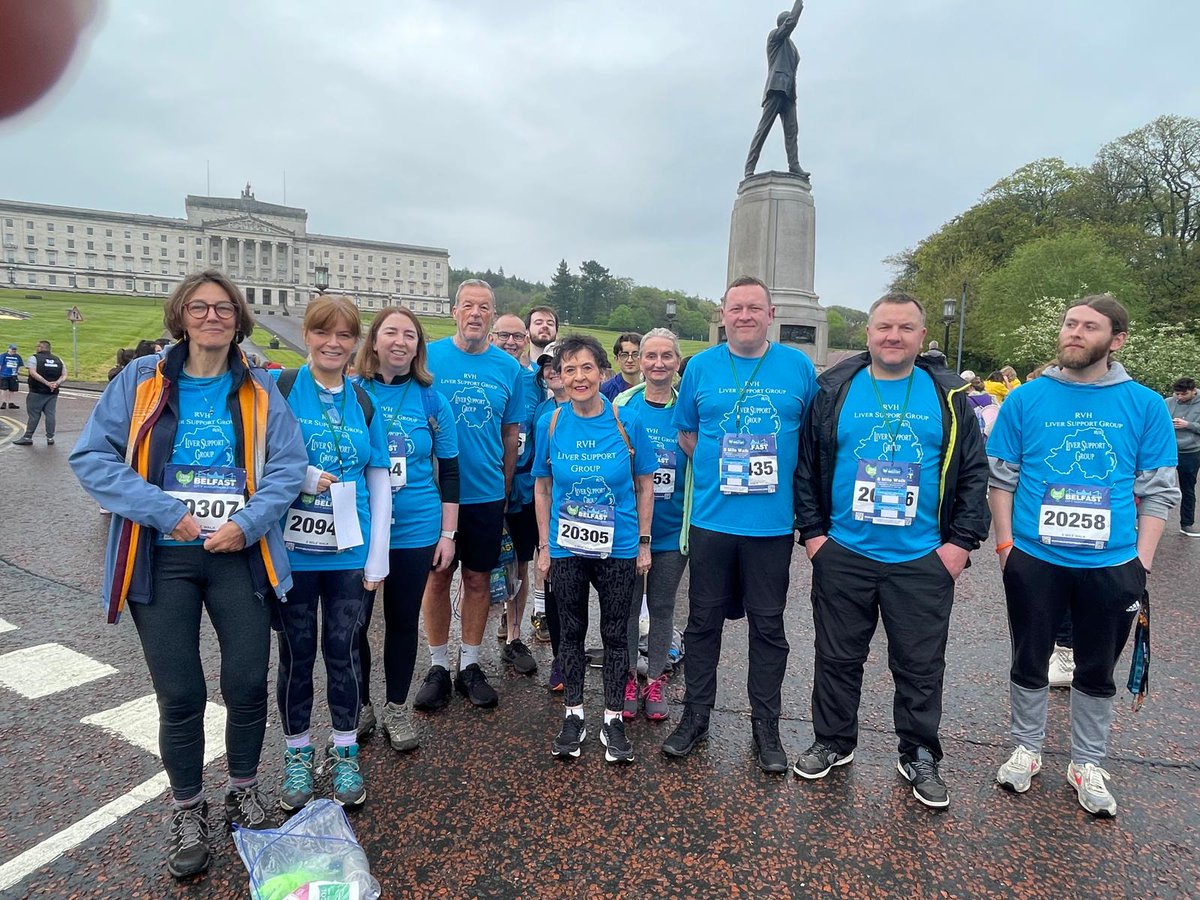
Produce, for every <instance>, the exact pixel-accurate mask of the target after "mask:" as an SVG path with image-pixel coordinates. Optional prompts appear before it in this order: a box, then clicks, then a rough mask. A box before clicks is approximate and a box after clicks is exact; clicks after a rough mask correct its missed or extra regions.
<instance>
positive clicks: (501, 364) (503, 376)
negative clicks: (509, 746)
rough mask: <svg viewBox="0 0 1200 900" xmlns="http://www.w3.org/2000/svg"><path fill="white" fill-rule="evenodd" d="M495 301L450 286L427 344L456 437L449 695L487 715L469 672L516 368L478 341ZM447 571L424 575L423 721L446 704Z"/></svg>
mask: <svg viewBox="0 0 1200 900" xmlns="http://www.w3.org/2000/svg"><path fill="white" fill-rule="evenodd" d="M495 310H496V296H495V294H494V293H493V291H492V288H491V285H489V284H488V283H487V282H486V281H481V280H479V279H477V278H472V279H468V280H467V281H464V282H463V283H462V284H460V285H459V286H458V290H457V291H456V292H455V296H454V306H453V308H452V309H451V314H452V315H453V316H454V321H455V325H456V328H455V333H454V335H453V336H451V337H448V338H443V339H442V340H440V341H434V342H433V343H432V344H430V345H429V369H430V371H431V372H432V374H433V378H434V386H435V387H436V388H437V390H438V391H440V392H441V393H443V394H444V395H445V396H446V399H448V400H449V401H450V407H451V409H453V410H454V415H455V423H456V428H457V429H458V449H459V507H458V535H457V538H458V540H457V543H456V546H457V554H456V563H462V602H461V604H460V606H459V611H460V613H461V616H462V646H461V649H460V651H459V664H458V676H457V677H456V678H455V680H454V683H453V689H454V690H457V691H458V692H459V693H460V694H462V695H463V696H464V697H466V698H467V699H468V700H469V701H470V702H471V704H472V705H473V706H475V707H478V708H481V709H485V708H490V707H493V706H495V705H496V704H497V703H498V702H499V699H500V698H499V697H498V696H497V694H496V691H495V689H494V688H493V687H492V686H491V685H490V684H488V680H487V675H485V674H484V671H483V669H482V668H480V665H479V653H480V649H481V646H482V644H483V632H484V630H485V629H486V628H487V617H488V608H489V606H490V589H489V584H488V579H489V575H490V573H491V571H492V569H494V568H496V564H497V563H498V562H499V561H500V538H501V534H502V532H503V530H504V508H505V506H506V505H507V498H508V496H509V494H510V492H511V490H512V478H513V471H514V470H515V468H516V463H517V444H518V442H519V440H520V431H521V419H522V415H523V411H524V405H523V403H522V398H521V387H522V383H521V377H520V376H521V365H520V363H518V362H517V361H516V360H515V359H513V358H512V357H511V356H509V355H508V354H507V353H505V352H504V351H502V350H500V349H498V348H496V347H493V346H492V345H491V344H490V343H489V341H488V335H489V332H490V331H491V325H492V317H493V315H494V314H495ZM454 568H455V564H451V566H450V568H448V569H446V570H445V571H441V572H437V571H435V572H432V573H430V576H429V581H428V582H427V583H426V585H425V599H424V600H423V601H422V612H423V613H424V615H425V635H426V638H427V639H428V641H429V656H430V667H429V671H428V672H427V673H426V675H425V681H424V683H423V684H422V685H421V689H420V690H419V691H417V696H416V698H415V699H414V701H413V707H414V708H415V709H419V710H424V711H427V712H433V711H434V710H438V709H442V708H443V707H444V706H446V704H448V703H449V702H450V693H451V681H450V668H449V667H450V646H449V645H450V580H451V576H452V575H453V574H454Z"/></svg>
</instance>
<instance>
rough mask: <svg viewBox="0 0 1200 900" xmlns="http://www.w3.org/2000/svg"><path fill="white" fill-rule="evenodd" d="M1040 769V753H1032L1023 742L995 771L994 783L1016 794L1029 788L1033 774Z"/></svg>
mask: <svg viewBox="0 0 1200 900" xmlns="http://www.w3.org/2000/svg"><path fill="white" fill-rule="evenodd" d="M1040 771H1042V754H1040V753H1034V752H1033V751H1032V750H1030V749H1029V748H1028V747H1026V746H1025V745H1023V744H1018V745H1017V749H1016V750H1014V751H1013V754H1012V756H1010V757H1009V758H1008V759H1007V760H1006V761H1005V763H1004V765H1002V766H1001V767H1000V768H999V769H998V770H997V771H996V783H997V784H999V785H1000V786H1001V787H1004V788H1008V789H1009V790H1010V791H1014V792H1015V793H1018V794H1023V793H1025V792H1026V791H1027V790H1029V785H1030V784H1031V783H1032V782H1033V776H1034V775H1036V774H1037V773H1038V772H1040Z"/></svg>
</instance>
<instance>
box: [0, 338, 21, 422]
mask: <svg viewBox="0 0 1200 900" xmlns="http://www.w3.org/2000/svg"><path fill="white" fill-rule="evenodd" d="M23 365H25V360H23V359H21V354H20V353H18V352H17V345H16V344H9V345H8V351H7V352H6V353H5V354H4V355H3V356H0V392H3V394H4V402H3V403H0V409H20V408H21V407H20V406H18V405H17V395H18V394H19V393H20V390H21V385H20V379H19V378H18V372H19V371H20V368H21V366H23Z"/></svg>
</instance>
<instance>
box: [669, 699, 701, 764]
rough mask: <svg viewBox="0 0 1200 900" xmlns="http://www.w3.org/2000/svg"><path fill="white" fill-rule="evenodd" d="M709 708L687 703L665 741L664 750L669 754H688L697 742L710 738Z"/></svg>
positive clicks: (678, 755)
mask: <svg viewBox="0 0 1200 900" xmlns="http://www.w3.org/2000/svg"><path fill="white" fill-rule="evenodd" d="M708 715H709V713H708V710H707V709H704V710H702V709H698V708H697V707H694V706H691V705H687V706H685V707H684V708H683V717H682V718H681V719H680V720H679V724H678V725H677V726H676V727H675V730H674V731H672V732H671V734H670V736H669V737H668V738H667V739H666V740H665V741H663V745H662V751H663V753H665V754H667V756H676V757H681V756H687V755H688V754H689V753H691V752H692V750H694V749H695V747H696V744H698V743H700V741H703V740H707V739H708Z"/></svg>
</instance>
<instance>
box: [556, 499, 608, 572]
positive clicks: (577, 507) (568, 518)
mask: <svg viewBox="0 0 1200 900" xmlns="http://www.w3.org/2000/svg"><path fill="white" fill-rule="evenodd" d="M616 526H617V514H616V508H615V507H613V506H611V505H610V504H607V503H574V502H572V501H567V502H566V503H564V504H563V505H562V507H561V508H560V509H559V511H558V546H560V547H562V548H563V549H564V550H569V551H571V553H573V554H575V555H576V556H588V557H592V558H598V559H605V558H607V557H608V556H609V554H611V553H612V545H613V535H614V534H615V533H616V530H617V529H616Z"/></svg>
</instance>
